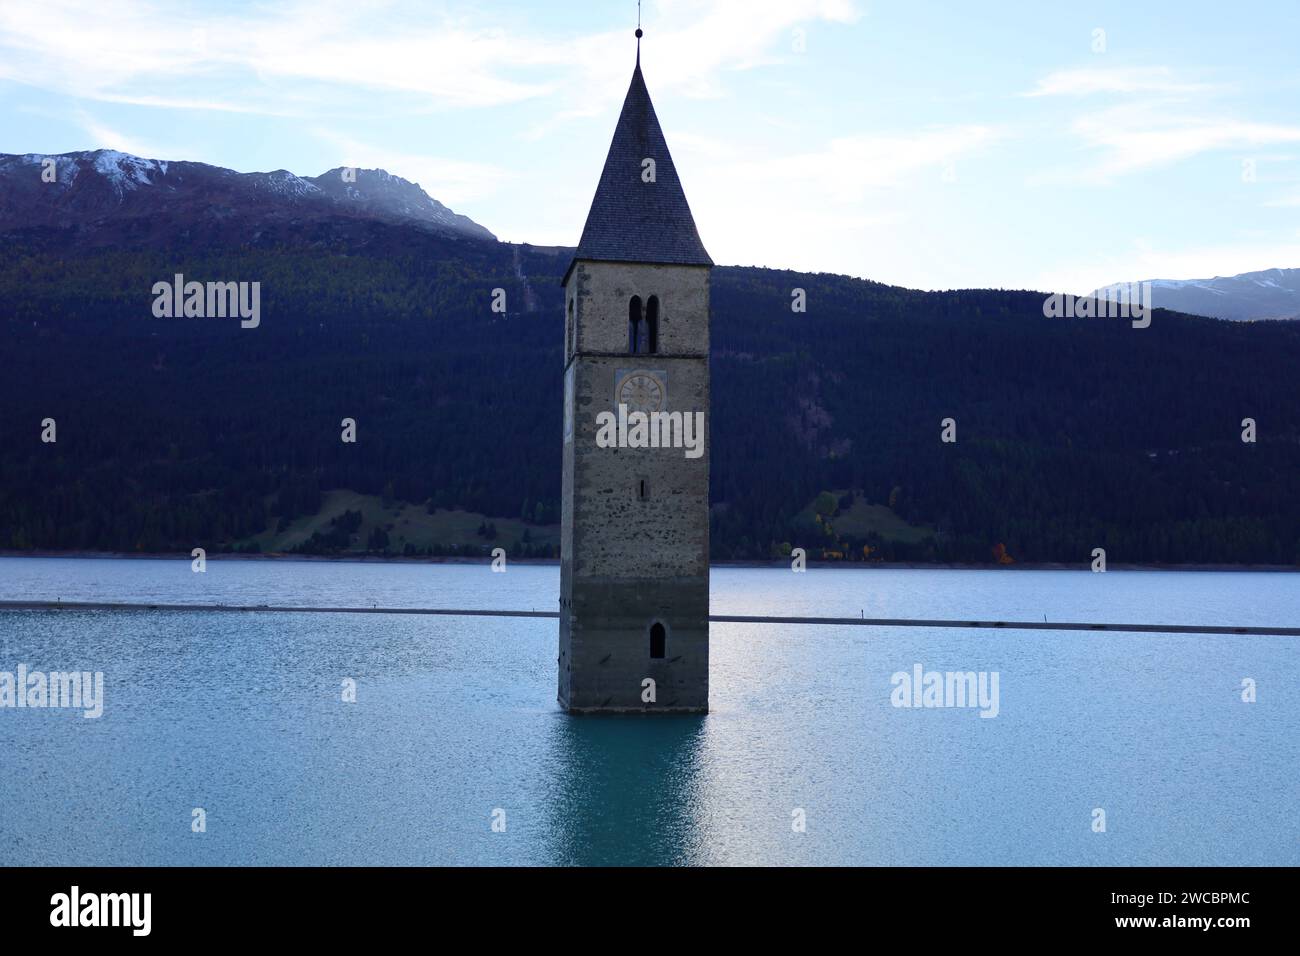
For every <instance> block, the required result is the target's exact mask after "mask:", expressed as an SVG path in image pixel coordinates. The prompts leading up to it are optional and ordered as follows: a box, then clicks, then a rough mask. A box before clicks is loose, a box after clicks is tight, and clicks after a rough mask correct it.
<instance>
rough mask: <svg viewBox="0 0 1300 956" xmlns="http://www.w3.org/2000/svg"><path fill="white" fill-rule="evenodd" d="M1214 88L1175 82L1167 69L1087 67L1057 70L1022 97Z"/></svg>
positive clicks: (1205, 84)
mask: <svg viewBox="0 0 1300 956" xmlns="http://www.w3.org/2000/svg"><path fill="white" fill-rule="evenodd" d="M1211 89H1215V87H1214V86H1212V85H1211V84H1208V83H1198V82H1192V81H1188V80H1180V79H1176V78H1175V76H1174V72H1173V71H1172V70H1171V69H1169V68H1168V67H1166V66H1144V67H1086V68H1082V69H1074V70H1058V71H1056V72H1055V73H1049V74H1048V75H1047V76H1045V77H1043V78H1042V79H1040V80H1039V81H1038V85H1037V86H1036V87H1034V89H1032V90H1030V91H1028V92H1026V93H1022V94H1021V95H1022V96H1091V95H1093V94H1095V93H1119V94H1128V93H1166V94H1169V93H1197V92H1201V91H1205V90H1211Z"/></svg>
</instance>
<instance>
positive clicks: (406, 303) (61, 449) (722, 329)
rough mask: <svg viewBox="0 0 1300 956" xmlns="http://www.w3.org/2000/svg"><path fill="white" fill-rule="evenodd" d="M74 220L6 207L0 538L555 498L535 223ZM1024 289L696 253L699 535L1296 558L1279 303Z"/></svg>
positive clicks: (846, 545)
mask: <svg viewBox="0 0 1300 956" xmlns="http://www.w3.org/2000/svg"><path fill="white" fill-rule="evenodd" d="M74 238H75V237H73V236H72V235H71V234H70V233H57V232H49V231H41V232H28V233H24V234H18V235H10V236H9V237H8V238H7V239H6V242H5V254H4V256H3V257H0V336H2V338H0V340H2V341H3V344H4V364H3V368H4V375H3V376H2V377H0V407H2V409H3V413H2V414H0V548H12V549H30V548H41V549H103V550H123V551H148V552H152V551H168V550H175V551H186V552H188V550H189V549H190V548H191V547H194V546H199V545H201V546H205V547H207V548H208V549H209V550H210V551H217V550H221V549H223V548H233V547H236V546H238V547H260V545H255V544H253V543H252V542H254V539H255V537H257V536H259V535H260V536H261V538H259V539H258V540H269V539H268V538H267V534H268V529H275V528H277V527H279V528H281V529H283V528H285V527H287V526H288V525H289V523H291V522H293V521H295V520H299V519H303V518H304V517H307V516H310V515H314V514H315V513H316V512H317V510H319V509H320V508H321V502H322V497H323V493H324V492H326V491H329V490H331V489H349V490H350V491H352V492H355V493H359V494H362V495H376V496H383V499H384V501H385V502H391V501H398V502H409V503H412V505H413V506H417V507H420V508H423V509H425V511H426V512H427V513H432V512H434V511H436V510H438V509H461V510H463V511H465V512H472V513H477V514H480V515H482V516H486V517H489V518H493V517H494V518H500V519H522V520H523V521H524V522H525V523H527V524H532V525H537V526H541V525H551V524H554V522H556V521H557V520H558V509H559V485H560V431H561V391H562V390H561V371H562V369H561V362H562V354H561V347H562V338H563V333H562V317H561V292H560V287H559V284H558V280H559V277H560V275H561V274H562V273H563V270H564V268H565V266H566V265H567V262H568V250H545V249H535V248H530V247H527V246H522V247H520V246H512V245H508V244H504V243H497V242H491V241H467V240H464V239H452V238H447V237H439V236H436V235H430V234H428V233H427V232H420V231H418V230H414V229H410V228H404V227H401V226H393V225H389V224H382V223H356V222H353V223H349V224H347V226H346V228H343V227H341V226H336V225H334V224H331V223H328V222H327V223H316V224H313V225H312V227H311V229H309V230H304V232H303V234H293V233H292V232H291V231H280V232H275V233H271V234H268V235H265V236H263V237H262V239H261V241H260V242H259V243H258V244H256V245H247V246H241V247H226V246H220V245H212V244H206V243H205V242H204V241H203V237H201V236H198V237H195V238H194V240H193V241H192V242H190V243H188V244H187V245H185V246H184V247H176V246H174V245H173V246H171V247H169V248H166V249H149V248H136V247H131V248H122V247H117V248H88V247H83V246H80V245H78V244H77V243H76V242H75V241H74ZM175 273H183V274H184V275H185V277H186V278H187V279H198V280H200V281H205V280H209V279H211V280H222V281H231V280H233V281H241V280H247V281H259V282H260V283H261V322H260V326H259V327H258V328H256V329H241V328H240V325H239V321H238V319H198V318H171V319H161V318H155V317H154V316H153V314H152V312H151V303H152V301H153V296H152V295H151V294H150V289H151V287H152V285H153V283H155V282H157V281H159V280H170V279H171V277H172V276H173V275H174V274H175ZM796 287H798V288H803V289H805V290H806V293H807V311H806V313H797V312H793V311H792V310H791V290H792V289H794V288H796ZM494 288H503V289H505V290H506V301H507V305H508V311H507V312H506V314H504V315H501V314H495V313H493V312H492V310H491V302H492V290H493V289H494ZM1042 302H1043V296H1042V295H1041V294H1038V293H1030V292H1005V291H994V290H976V291H961V292H944V293H921V292H915V291H909V290H905V289H900V288H895V287H890V286H885V285H880V284H878V283H873V282H867V281H861V280H854V279H848V278H844V277H840V276H832V275H800V274H794V273H789V272H780V271H774V270H768V269H747V268H718V269H716V270H715V271H714V278H713V316H712V335H713V358H712V367H713V375H714V378H713V409H712V415H713V418H712V421H711V427H710V431H711V436H712V442H713V445H712V449H713V457H712V475H713V486H712V502H713V553H714V557H715V558H720V559H725V558H751V557H768V556H771V555H773V554H776V553H780V552H781V551H783V550H785V549H788V548H789V547H790V546H791V545H793V546H804V547H806V548H807V549H808V551H809V555H810V556H812V557H817V556H819V555H821V554H822V553H825V555H826V556H828V557H835V556H839V557H841V558H842V559H844V560H849V559H858V560H861V559H863V558H864V556H868V557H870V558H872V559H903V560H919V561H927V560H935V561H939V560H945V561H946V560H959V561H993V560H997V559H998V558H997V557H995V555H997V556H1002V555H1006V556H1008V557H1006V558H1002V560H1012V559H1014V560H1016V561H1069V562H1078V563H1080V564H1084V563H1086V562H1087V561H1088V560H1089V555H1090V552H1091V550H1092V549H1093V548H1094V547H1105V548H1106V549H1107V551H1108V556H1109V559H1110V560H1111V561H1115V562H1120V561H1129V562H1155V561H1165V562H1243V563H1245V562H1268V563H1288V564H1290V563H1296V562H1300V502H1298V501H1297V497H1296V487H1297V476H1298V475H1300V403H1298V402H1297V395H1296V381H1297V369H1298V368H1300V326H1298V325H1297V323H1285V322H1272V323H1226V322H1218V321H1214V320H1209V319H1201V318H1193V317H1187V316H1179V315H1176V314H1172V313H1165V312H1157V313H1156V314H1155V317H1154V320H1153V322H1152V324H1151V326H1150V328H1147V329H1133V328H1132V327H1131V326H1130V325H1129V323H1128V322H1127V321H1125V320H1115V319H1047V318H1044V317H1043V314H1042ZM345 417H347V418H353V419H355V421H356V423H357V426H356V427H357V441H356V443H355V444H345V443H343V442H341V441H340V422H341V420H342V419H343V418H345ZM948 417H951V418H953V419H955V421H956V430H957V441H956V443H953V444H945V443H942V442H941V441H940V421H941V420H942V419H944V418H948ZM1247 417H1250V418H1253V419H1255V420H1256V422H1257V423H1258V441H1257V442H1255V443H1253V444H1250V443H1243V442H1242V440H1241V431H1242V427H1241V421H1242V419H1243V418H1247ZM47 418H52V419H54V420H55V422H56V426H57V442H54V443H43V442H42V441H41V432H42V425H41V423H42V421H43V420H44V419H47ZM827 492H829V493H831V494H822V493H827ZM819 495H820V496H821V498H820V500H819ZM873 515H874V516H877V517H880V518H881V519H882V520H880V521H879V522H877V524H876V525H873V524H872V523H871V520H866V518H864V516H873ZM850 516H854V517H852V518H850ZM898 519H902V520H898ZM864 520H865V521H866V523H864ZM873 520H874V519H873ZM322 527H329V528H337V527H338V525H337V524H336V525H329V526H325V525H322ZM899 529H902V531H900V530H899ZM328 538H329V535H327V534H321V535H319V536H318V547H317V548H316V550H318V551H326V552H328V551H330V550H339V548H333V547H331V545H330V544H329V543H328V540H327V539H328ZM539 540H540V539H539ZM334 541H335V544H338V542H339V541H342V542H343V543H344V545H345V547H351V548H353V549H355V548H362V549H364V548H367V547H371V546H373V548H374V550H386V549H387V550H395V549H391V548H388V547H387V546H386V545H385V543H384V539H383V538H382V537H377V536H374V535H369V536H366V537H364V538H363V539H362V540H359V541H352V542H350V543H349V541H348V537H347V535H346V534H345V533H343V534H336V535H335V539H334ZM321 542H324V543H323V544H322V543H321ZM497 543H500V542H492V541H489V540H487V539H486V535H485V536H484V539H483V540H482V548H483V549H489V548H490V547H492V546H494V544H497ZM510 543H512V542H507V544H510ZM864 546H866V548H865V550H864ZM546 547H547V548H548V549H550V548H553V545H551V544H548V545H547V546H546ZM304 550H311V549H304ZM409 550H410V549H408V551H409ZM416 550H417V551H419V550H420V549H416ZM430 550H432V549H430ZM537 553H546V552H543V551H539V552H537Z"/></svg>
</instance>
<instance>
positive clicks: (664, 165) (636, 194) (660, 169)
mask: <svg viewBox="0 0 1300 956" xmlns="http://www.w3.org/2000/svg"><path fill="white" fill-rule="evenodd" d="M640 32H641V31H640V30H639V29H638V31H637V33H638V37H637V63H636V69H635V70H634V71H633V72H632V84H631V86H629V87H628V90H627V98H626V99H624V100H623V112H622V113H621V114H620V115H619V118H618V125H617V126H616V127H615V128H614V139H613V141H612V142H611V143H610V146H609V155H608V156H607V157H606V158H605V169H604V171H603V172H602V173H601V174H600V184H599V185H598V186H597V187H596V198H595V199H593V200H592V203H591V211H590V212H589V213H587V225H586V226H585V227H584V228H583V230H582V239H581V240H580V241H579V242H578V250H577V252H575V253H574V255H573V260H574V262H576V261H577V260H579V259H595V260H599V261H606V262H650V263H663V264H668V265H698V266H711V265H713V260H712V259H710V258H709V254H708V253H707V252H705V251H704V243H702V242H701V241H700V234H699V232H698V231H697V230H696V228H695V220H694V218H693V217H692V216H691V207H690V206H689V205H688V204H687V202H686V193H685V192H683V191H682V183H681V180H680V179H678V178H677V168H676V167H675V166H674V165H673V158H672V156H671V155H670V154H669V152H668V144H667V142H666V141H665V140H664V134H663V130H662V129H660V128H659V119H658V117H656V116H655V109H654V105H653V104H652V103H651V102H650V93H649V91H648V90H647V89H646V85H645V78H644V77H642V75H641V42H640V36H639V34H640ZM647 159H652V160H654V182H645V181H644V180H643V178H642V174H643V170H644V168H645V167H644V165H643V164H644V163H645V160H647ZM571 271H573V264H572V263H570V265H569V268H568V269H567V270H566V271H565V274H564V281H566V282H567V281H568V278H569V272H571Z"/></svg>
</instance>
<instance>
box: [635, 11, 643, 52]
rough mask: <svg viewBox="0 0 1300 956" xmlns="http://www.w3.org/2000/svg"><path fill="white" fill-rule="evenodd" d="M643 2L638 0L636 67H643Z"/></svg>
mask: <svg viewBox="0 0 1300 956" xmlns="http://www.w3.org/2000/svg"><path fill="white" fill-rule="evenodd" d="M641 36H642V31H641V0H636V65H637V66H640V65H641Z"/></svg>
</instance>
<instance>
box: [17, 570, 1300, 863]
mask: <svg viewBox="0 0 1300 956" xmlns="http://www.w3.org/2000/svg"><path fill="white" fill-rule="evenodd" d="M558 589H559V570H558V568H555V567H549V566H519V565H512V566H510V568H509V570H508V571H507V573H505V574H493V573H492V572H491V571H490V570H489V568H488V566H487V565H486V564H483V565H427V564H378V563H375V564H366V563H342V562H339V563H332V562H289V561H280V562H270V561H217V560H212V561H209V562H208V566H207V572H206V573H204V574H194V573H192V572H191V570H190V564H189V562H188V561H159V560H125V559H71V558H69V559H64V558H0V598H3V599H40V600H55V599H62V600H66V601H75V600H116V601H145V602H148V601H156V602H169V603H180V602H186V601H192V602H196V603H199V602H202V603H213V602H224V603H241V604H257V603H266V604H312V605H352V606H355V605H359V604H378V605H380V606H398V607H401V606H407V607H417V606H440V607H461V608H515V609H523V610H528V609H537V610H548V611H549V610H555V609H556V604H557V600H556V598H557V595H558ZM712 609H713V613H715V614H748V615H763V614H769V615H821V616H859V615H861V614H865V615H866V616H867V617H873V616H874V617H922V618H968V619H977V618H978V619H1003V620H1007V619H1012V620H1042V619H1043V618H1044V616H1046V617H1047V618H1048V619H1052V620H1079V621H1111V622H1118V621H1122V622H1125V623H1145V622H1149V623H1164V624H1180V623H1184V624H1195V623H1200V624H1205V623H1217V624H1240V625H1282V626H1297V625H1298V624H1300V575H1295V574H1283V573H1245V572H1241V573H1211V572H1138V571H1109V572H1107V573H1105V574H1091V573H1089V572H1087V571H1078V572H1075V571H1019V570H1017V571H1000V570H989V571H962V570H884V569H869V570H868V569H844V570H840V569H833V570H819V569H814V570H811V571H809V572H807V573H806V574H800V575H796V574H793V573H791V572H790V571H789V570H788V569H749V568H745V569H741V568H720V569H715V570H714V572H713V584H712ZM556 640H557V623H556V622H555V621H553V620H515V619H492V618H435V617H415V616H388V615H346V614H299V615H293V614H248V613H240V612H229V613H227V612H211V613H198V612H195V613H190V612H147V611H146V612H118V611H60V612H35V611H32V612H29V611H0V671H8V672H15V671H16V669H17V667H18V666H19V665H20V664H23V665H26V666H27V667H28V668H29V669H31V670H42V671H60V670H78V671H92V672H93V671H102V672H103V674H104V684H105V692H104V711H103V716H102V717H100V718H99V719H85V718H83V717H82V716H81V712H80V711H75V710H70V709H49V708H46V709H39V708H38V709H29V708H24V709H18V708H11V707H2V708H0V778H2V779H3V782H4V786H3V788H0V865H6V866H9V865H30V864H67V865H117V864H186V865H188V864H259V863H265V864H471V865H476V864H552V863H559V864H607V863H608V864H615V863H636V864H660V863H685V864H705V863H726V864H733V863H734V864H922V865H924V864H959V865H962V864H995V865H996V864H1049V865H1052V864H1082V865H1091V864H1119V865H1127V864H1144V865H1201V864H1209V865H1243V864H1245V865H1251V864H1268V865H1274V864H1288V865H1296V864H1300V800H1298V799H1297V798H1298V797H1300V639H1296V638H1287V637H1242V636H1209V637H1207V636H1182V635H1138V634H1089V633H1065V632H1036V631H1010V630H1008V631H973V630H927V629H902V628H893V629H890V628H881V629H876V628H853V627H832V626H788V627H781V626H774V625H741V624H715V625H714V626H713V628H712V649H711V658H712V660H711V672H710V680H711V706H712V711H711V713H709V714H708V715H707V716H704V717H667V716H664V717H639V716H638V717H569V716H567V715H565V714H563V713H561V712H560V711H559V710H558V709H557V707H556V704H555V666H556V665H555V658H556ZM915 664H921V665H922V667H923V669H924V670H927V671H928V670H936V671H941V672H946V671H961V672H967V671H974V672H988V673H993V672H996V673H997V674H998V676H999V705H998V714H997V716H996V717H995V718H992V719H986V718H981V717H980V716H979V713H978V711H977V710H976V709H972V708H968V707H967V708H962V707H953V708H904V707H896V706H893V704H892V703H891V692H892V691H893V690H894V686H893V684H892V682H891V676H892V675H894V674H895V673H897V672H910V671H911V670H912V668H913V666H914V665H915ZM1245 678H1250V679H1252V680H1253V681H1254V682H1255V685H1256V688H1257V700H1256V701H1255V702H1254V703H1246V702H1243V700H1242V681H1243V679H1245ZM344 679H351V680H354V681H355V682H356V688H357V691H356V701H355V703H346V702H344V701H343V700H342V699H341V697H342V694H341V690H340V688H341V685H342V681H343V680H344ZM194 808H202V809H203V810H204V811H205V813H206V824H207V829H206V832H203V833H194V832H192V830H191V820H192V812H193V810H194ZM1097 808H1100V809H1102V810H1104V812H1105V819H1106V831H1105V832H1104V833H1097V832H1094V831H1093V820H1094V810H1095V809H1097ZM798 811H802V814H799V812H798ZM800 818H801V819H802V820H803V822H804V824H805V827H804V829H803V831H802V832H799V831H797V830H796V828H795V827H794V826H793V825H792V823H793V822H795V821H796V820H798V819H800ZM494 819H495V820H497V821H498V823H499V822H500V821H501V820H504V823H505V828H504V831H503V832H494V830H493V827H492V824H493V820H494Z"/></svg>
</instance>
